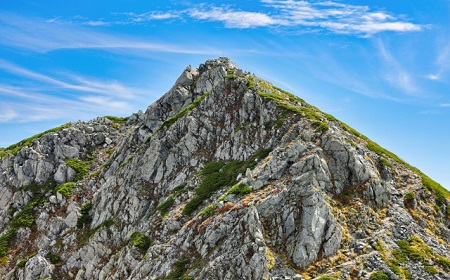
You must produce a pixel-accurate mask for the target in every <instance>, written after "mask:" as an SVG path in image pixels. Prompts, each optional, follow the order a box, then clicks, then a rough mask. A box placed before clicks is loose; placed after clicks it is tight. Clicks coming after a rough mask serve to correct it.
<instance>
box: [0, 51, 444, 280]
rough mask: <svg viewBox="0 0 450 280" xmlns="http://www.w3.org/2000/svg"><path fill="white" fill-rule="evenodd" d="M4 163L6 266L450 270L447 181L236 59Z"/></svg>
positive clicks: (40, 274) (48, 271) (325, 273)
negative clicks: (142, 105)
mask: <svg viewBox="0 0 450 280" xmlns="http://www.w3.org/2000/svg"><path fill="white" fill-rule="evenodd" d="M0 174H1V176H0V186H1V189H0V193H1V199H0V206H2V207H0V227H1V232H2V233H1V235H0V257H1V258H2V259H1V260H2V264H3V266H2V267H0V273H1V274H2V275H6V276H5V277H6V279H31V278H55V279H100V278H108V279H109V278H111V279H280V278H282V279H286V278H289V279H313V278H314V279H410V278H411V277H413V276H414V277H415V278H420V279H435V278H434V277H435V276H436V275H439V277H440V278H444V279H447V278H449V277H450V275H449V267H450V248H449V247H448V242H449V241H450V230H449V229H448V226H449V223H448V221H449V217H450V211H449V210H448V209H449V208H450V201H449V200H448V199H447V198H448V192H447V191H446V190H445V189H443V188H442V186H440V185H439V184H437V183H435V182H434V181H432V180H431V179H430V178H428V177H427V176H426V175H424V174H423V173H421V172H420V171H419V170H417V169H416V168H414V167H412V166H410V165H408V164H407V163H405V162H403V161H402V160H401V159H400V158H398V157H397V156H395V154H393V153H391V152H389V151H387V150H385V149H383V148H382V147H380V146H379V145H377V144H376V143H374V142H373V141H371V140H370V139H368V138H367V137H365V136H364V135H362V134H360V133H358V132H357V131H355V130H353V129H352V128H350V127H349V126H348V125H346V124H344V123H342V122H340V121H338V120H337V119H335V118H334V117H333V116H331V115H329V114H326V113H324V112H322V111H320V110H319V109H317V108H316V107H314V106H312V105H310V104H308V103H306V102H305V101H304V100H302V99H301V98H299V97H297V96H295V95H293V94H291V93H289V92H287V91H284V90H282V89H280V88H278V87H276V86H274V85H272V84H271V83H269V82H267V81H264V80H263V79H261V78H258V77H256V76H254V75H251V74H250V73H248V72H245V71H243V70H241V69H239V68H238V67H237V66H236V64H234V63H233V62H232V61H231V60H230V59H228V58H219V59H215V60H208V61H206V62H205V63H204V64H201V65H200V66H199V67H198V68H193V67H187V68H186V69H185V70H184V71H183V73H182V74H181V75H180V77H179V78H178V79H177V80H176V82H175V84H174V86H173V87H172V88H171V89H170V90H169V91H168V92H167V93H166V94H165V95H163V96H162V97H161V98H160V99H159V100H158V101H156V102H155V103H153V104H152V105H150V106H149V107H148V108H147V110H146V111H145V113H142V114H134V115H133V116H132V117H130V118H127V119H121V118H114V117H103V118H97V119H95V120H93V121H90V122H86V123H84V122H76V123H73V124H68V125H65V126H62V127H60V128H57V129H54V130H51V131H48V132H45V133H42V134H39V135H37V136H36V137H32V138H30V139H25V140H24V141H21V142H20V143H18V144H17V145H15V146H14V147H10V148H8V149H6V150H5V151H2V159H1V165H0ZM20 244H27V246H19V245H20ZM319 277H322V278H319ZM376 277H378V278H376Z"/></svg>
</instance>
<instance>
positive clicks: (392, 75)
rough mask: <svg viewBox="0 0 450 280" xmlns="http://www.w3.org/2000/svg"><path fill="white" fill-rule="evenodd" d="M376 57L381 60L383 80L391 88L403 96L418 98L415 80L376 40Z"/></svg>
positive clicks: (418, 91)
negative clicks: (399, 91) (398, 90)
mask: <svg viewBox="0 0 450 280" xmlns="http://www.w3.org/2000/svg"><path fill="white" fill-rule="evenodd" d="M376 47H377V50H378V55H379V57H380V58H381V63H382V73H381V75H383V76H384V79H385V80H386V81H387V82H388V83H389V84H391V86H392V87H394V88H398V89H400V90H401V92H403V93H404V94H407V95H411V96H420V90H419V89H418V87H417V85H416V83H415V81H414V80H415V79H414V78H413V76H412V75H411V73H409V72H408V71H407V70H406V69H405V68H404V66H403V65H402V63H400V62H399V61H398V59H397V58H396V57H395V56H394V55H393V54H392V53H391V52H390V51H389V49H388V48H387V47H386V45H385V44H384V43H383V41H381V40H378V41H377V44H376Z"/></svg>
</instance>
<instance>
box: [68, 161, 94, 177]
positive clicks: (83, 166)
mask: <svg viewBox="0 0 450 280" xmlns="http://www.w3.org/2000/svg"><path fill="white" fill-rule="evenodd" d="M66 165H67V166H69V167H70V168H72V169H73V170H75V172H76V173H77V174H76V175H75V178H74V180H75V181H79V180H81V179H83V178H84V176H86V174H87V173H88V172H89V168H91V165H90V164H89V163H87V162H84V161H81V160H79V159H77V158H71V159H68V160H66Z"/></svg>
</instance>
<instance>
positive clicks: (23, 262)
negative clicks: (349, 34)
mask: <svg viewBox="0 0 450 280" xmlns="http://www.w3.org/2000/svg"><path fill="white" fill-rule="evenodd" d="M36 255H37V253H33V254H31V255H28V256H26V257H25V258H23V259H21V260H20V261H19V262H18V263H17V267H20V268H24V267H25V265H26V264H27V262H28V260H29V259H31V258H32V257H34V256H36Z"/></svg>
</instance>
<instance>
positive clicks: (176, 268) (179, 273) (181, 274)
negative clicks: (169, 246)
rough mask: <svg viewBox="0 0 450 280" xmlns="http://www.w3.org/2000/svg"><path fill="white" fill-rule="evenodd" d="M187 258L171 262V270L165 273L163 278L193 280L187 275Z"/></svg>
mask: <svg viewBox="0 0 450 280" xmlns="http://www.w3.org/2000/svg"><path fill="white" fill-rule="evenodd" d="M188 264H189V259H182V260H179V261H177V262H175V263H174V264H173V270H172V272H170V274H169V275H167V277H166V278H164V279H165V280H193V279H194V278H193V277H190V276H188V275H187V265H188Z"/></svg>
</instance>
